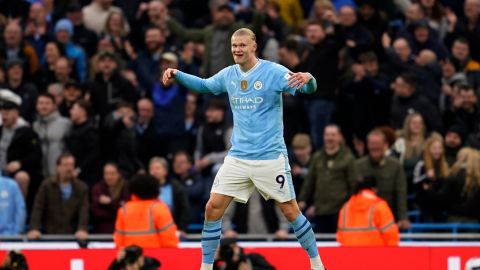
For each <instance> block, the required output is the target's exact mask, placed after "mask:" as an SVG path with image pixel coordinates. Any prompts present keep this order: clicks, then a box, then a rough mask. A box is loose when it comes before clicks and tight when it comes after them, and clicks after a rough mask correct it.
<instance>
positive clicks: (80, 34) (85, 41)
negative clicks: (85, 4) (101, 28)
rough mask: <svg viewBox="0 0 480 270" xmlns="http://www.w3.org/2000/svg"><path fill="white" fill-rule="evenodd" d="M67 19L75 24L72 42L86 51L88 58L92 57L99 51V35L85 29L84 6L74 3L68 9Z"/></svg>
mask: <svg viewBox="0 0 480 270" xmlns="http://www.w3.org/2000/svg"><path fill="white" fill-rule="evenodd" d="M66 15H67V19H68V20H70V21H71V22H72V24H73V37H72V40H73V42H75V43H76V44H78V45H79V46H80V47H82V48H83V49H84V50H85V53H86V54H87V56H88V57H92V56H93V55H94V54H95V51H96V50H97V43H98V37H97V34H96V33H95V32H93V31H91V30H89V29H87V27H85V23H84V19H83V13H82V6H81V5H79V4H76V3H72V4H70V5H69V6H68V7H67V12H66Z"/></svg>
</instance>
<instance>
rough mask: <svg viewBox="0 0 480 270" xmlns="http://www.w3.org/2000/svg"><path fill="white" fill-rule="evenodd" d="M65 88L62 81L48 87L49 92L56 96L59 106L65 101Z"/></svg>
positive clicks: (56, 103) (56, 102)
mask: <svg viewBox="0 0 480 270" xmlns="http://www.w3.org/2000/svg"><path fill="white" fill-rule="evenodd" d="M63 90H64V89H63V85H62V84H60V83H51V84H49V85H48V87H47V93H48V94H50V95H52V96H53V97H54V98H55V105H56V106H57V108H58V106H60V104H62V102H63Z"/></svg>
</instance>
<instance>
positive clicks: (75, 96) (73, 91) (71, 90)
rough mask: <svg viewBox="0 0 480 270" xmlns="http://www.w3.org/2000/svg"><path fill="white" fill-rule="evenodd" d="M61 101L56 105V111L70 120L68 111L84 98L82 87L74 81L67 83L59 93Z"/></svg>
mask: <svg viewBox="0 0 480 270" xmlns="http://www.w3.org/2000/svg"><path fill="white" fill-rule="evenodd" d="M61 95H62V101H61V102H60V104H58V111H59V112H60V114H61V115H62V116H63V117H67V118H70V109H71V108H72V106H73V104H75V102H77V101H79V100H82V99H83V98H84V95H85V93H84V86H83V85H82V84H81V83H79V82H77V81H74V80H70V81H68V82H67V83H66V84H65V86H64V88H63V91H62V93H61Z"/></svg>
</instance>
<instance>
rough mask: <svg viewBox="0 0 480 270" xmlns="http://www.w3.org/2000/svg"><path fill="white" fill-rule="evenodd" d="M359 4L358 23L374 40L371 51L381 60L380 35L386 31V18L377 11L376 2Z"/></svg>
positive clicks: (381, 12) (382, 13)
mask: <svg viewBox="0 0 480 270" xmlns="http://www.w3.org/2000/svg"><path fill="white" fill-rule="evenodd" d="M359 2H360V3H359V7H358V15H359V16H358V23H359V24H360V25H362V26H364V27H365V28H367V29H368V31H369V32H370V34H371V35H372V37H373V38H374V41H373V42H374V43H373V50H374V52H375V54H376V55H378V56H379V58H380V59H381V60H383V59H384V57H383V56H384V55H383V47H382V35H383V34H384V33H385V32H387V30H388V18H387V16H386V14H385V13H384V12H383V11H381V10H379V8H378V4H377V3H376V1H359ZM376 4H377V5H376Z"/></svg>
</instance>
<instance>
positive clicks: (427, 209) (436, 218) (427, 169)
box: [413, 134, 449, 222]
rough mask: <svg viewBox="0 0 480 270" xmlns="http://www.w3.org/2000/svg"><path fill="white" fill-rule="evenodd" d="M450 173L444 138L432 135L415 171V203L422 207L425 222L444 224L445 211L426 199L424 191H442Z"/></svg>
mask: <svg viewBox="0 0 480 270" xmlns="http://www.w3.org/2000/svg"><path fill="white" fill-rule="evenodd" d="M448 173H449V167H448V163H447V161H446V159H445V152H444V149H443V138H442V136H440V135H439V134H432V136H430V138H428V140H427V141H426V142H425V150H424V151H423V158H422V159H421V160H420V161H418V162H417V165H416V166H415V170H414V171H413V184H414V185H415V191H416V192H415V193H416V196H415V201H416V202H417V204H418V205H419V207H420V214H421V218H422V221H423V222H443V221H445V219H444V217H443V215H442V214H443V211H444V209H442V208H439V207H438V205H437V204H434V203H432V202H430V201H429V200H428V199H426V198H424V197H423V196H422V195H423V193H422V191H423V190H424V189H426V190H435V191H438V190H440V189H441V188H442V187H443V185H444V181H445V179H446V178H447V176H448Z"/></svg>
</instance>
